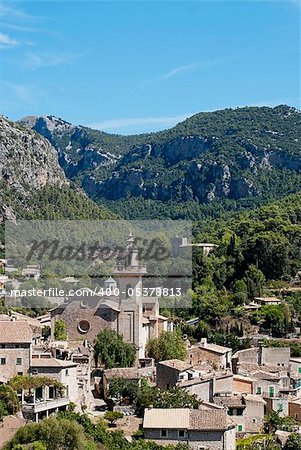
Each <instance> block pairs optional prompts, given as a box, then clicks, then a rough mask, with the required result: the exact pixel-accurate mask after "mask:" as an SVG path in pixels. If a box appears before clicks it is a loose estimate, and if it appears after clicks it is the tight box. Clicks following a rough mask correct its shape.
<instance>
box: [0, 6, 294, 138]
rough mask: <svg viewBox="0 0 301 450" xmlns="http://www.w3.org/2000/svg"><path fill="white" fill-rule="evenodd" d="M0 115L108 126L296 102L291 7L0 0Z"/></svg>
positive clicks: (121, 128) (130, 127) (124, 130)
mask: <svg viewBox="0 0 301 450" xmlns="http://www.w3.org/2000/svg"><path fill="white" fill-rule="evenodd" d="M0 23H1V32H0V58H1V59H0V78H1V91H0V103H1V113H2V114H4V115H6V116H8V117H9V118H11V119H13V120H14V119H19V118H21V117H23V116H26V115H41V114H47V115H50V114H53V115H55V116H58V117H61V118H63V119H65V120H68V121H70V122H72V123H75V124H83V125H89V126H93V127H94V128H98V129H102V130H105V131H108V132H111V133H121V134H129V133H139V132H145V131H155V130H159V129H164V128H168V127H171V126H173V125H174V124H176V123H177V122H179V121H181V120H183V119H184V118H185V117H187V116H189V115H191V114H193V113H196V112H199V111H211V110H215V109H221V108H225V107H236V106H244V105H260V106H261V105H268V106H274V105H276V104H280V103H286V104H289V105H291V106H295V107H298V108H299V107H300V2H299V1H298V0H285V1H256V0H253V1H244V0H242V1H228V0H224V1H212V0H211V1H201V0H199V1H193V2H189V1H171V0H170V1H165V2H160V1H139V2H138V1H133V2H128V1H120V2H118V1H109V2H105V1H101V0H99V1H94V2H90V1H87V0H85V1H71V0H69V1H51V2H47V1H38V0H36V1H33V2H30V1H16V2H2V3H1V5H0Z"/></svg>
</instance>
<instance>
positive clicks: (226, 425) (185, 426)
mask: <svg viewBox="0 0 301 450" xmlns="http://www.w3.org/2000/svg"><path fill="white" fill-rule="evenodd" d="M143 430H144V438H145V439H147V440H151V441H154V442H156V443H157V444H160V445H177V444H178V443H185V444H188V445H189V447H191V448H192V449H194V450H234V449H235V427H234V426H233V424H232V422H231V420H229V417H228V416H227V413H226V411H225V409H224V408H214V407H211V408H209V407H206V406H203V408H201V409H193V410H190V409H187V408H178V409H172V408H168V409H159V408H158V409H146V410H145V414H144V420H143Z"/></svg>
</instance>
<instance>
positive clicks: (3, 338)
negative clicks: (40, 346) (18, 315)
mask: <svg viewBox="0 0 301 450" xmlns="http://www.w3.org/2000/svg"><path fill="white" fill-rule="evenodd" d="M32 337H33V333H32V329H31V327H30V325H29V323H28V322H26V321H23V320H14V321H12V320H1V321H0V344H18V343H19V344H21V343H22V344H25V343H27V344H29V343H31V342H32Z"/></svg>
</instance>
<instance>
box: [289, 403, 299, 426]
mask: <svg viewBox="0 0 301 450" xmlns="http://www.w3.org/2000/svg"><path fill="white" fill-rule="evenodd" d="M288 415H289V416H290V417H293V418H294V419H296V420H299V421H301V398H289V400H288Z"/></svg>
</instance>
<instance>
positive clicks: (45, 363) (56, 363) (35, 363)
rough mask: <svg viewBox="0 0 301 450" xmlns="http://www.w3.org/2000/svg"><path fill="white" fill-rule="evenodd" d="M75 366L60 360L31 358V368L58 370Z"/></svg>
mask: <svg viewBox="0 0 301 450" xmlns="http://www.w3.org/2000/svg"><path fill="white" fill-rule="evenodd" d="M76 366H77V364H76V363H74V362H72V361H64V360H62V359H56V358H33V359H32V363H31V367H37V368H39V367H45V368H47V367H58V368H67V367H76Z"/></svg>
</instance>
